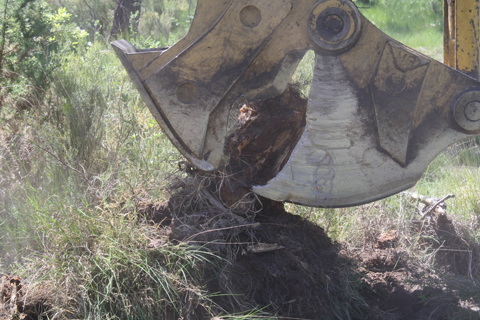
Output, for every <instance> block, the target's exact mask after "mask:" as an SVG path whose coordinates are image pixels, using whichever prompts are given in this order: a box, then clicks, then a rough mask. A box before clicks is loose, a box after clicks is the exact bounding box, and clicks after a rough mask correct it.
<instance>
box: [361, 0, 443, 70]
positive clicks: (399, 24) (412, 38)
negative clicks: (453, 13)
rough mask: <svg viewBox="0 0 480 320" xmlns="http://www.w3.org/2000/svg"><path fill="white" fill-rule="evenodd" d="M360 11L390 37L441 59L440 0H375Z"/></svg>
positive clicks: (441, 23)
mask: <svg viewBox="0 0 480 320" xmlns="http://www.w3.org/2000/svg"><path fill="white" fill-rule="evenodd" d="M371 2H372V3H375V5H372V6H367V5H365V4H362V3H360V2H357V6H359V7H360V11H361V12H362V13H363V14H364V15H365V17H366V18H367V19H369V20H370V21H371V22H372V23H373V24H374V25H375V26H376V27H377V28H379V29H380V30H381V31H383V32H385V33H386V34H388V35H389V36H391V37H392V38H394V39H396V40H398V41H400V42H402V43H404V44H405V45H407V46H409V47H411V48H414V49H416V50H418V51H420V52H422V53H424V54H426V55H428V56H430V57H432V58H434V59H436V60H439V61H443V49H442V48H443V16H442V6H443V2H442V1H441V0H378V1H371Z"/></svg>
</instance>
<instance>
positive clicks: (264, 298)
mask: <svg viewBox="0 0 480 320" xmlns="http://www.w3.org/2000/svg"><path fill="white" fill-rule="evenodd" d="M183 196H184V195H182V197H183ZM176 201H178V199H175V197H173V198H172V199H171V200H170V201H169V202H168V203H163V204H162V205H158V206H156V207H155V208H156V209H155V210H154V212H153V216H152V221H154V220H157V221H158V220H163V221H170V220H169V219H170V217H171V218H172V220H171V221H172V222H171V224H170V225H169V226H168V227H167V228H165V229H164V231H165V233H163V234H162V237H159V239H162V240H159V241H158V242H157V243H156V244H155V243H153V244H152V246H156V245H162V244H164V243H165V242H168V241H185V240H187V241H188V239H190V240H192V239H195V240H199V239H201V240H202V241H200V242H202V243H208V242H211V245H207V247H208V248H211V249H212V251H214V252H215V253H216V254H218V255H220V256H221V257H222V258H224V259H225V261H226V262H225V263H224V264H223V265H222V266H221V267H220V268H219V269H208V268H207V269H206V270H205V275H204V277H205V283H206V288H207V289H208V291H209V292H210V293H216V295H217V298H215V299H214V301H215V303H217V304H218V306H219V307H220V308H221V309H222V310H224V311H226V312H229V313H234V312H241V311H245V310H251V308H252V307H255V306H256V307H257V308H258V309H261V310H263V311H265V312H269V313H271V314H275V315H277V316H278V317H282V319H346V318H348V317H350V318H351V319H375V320H397V319H398V320H399V319H405V320H407V319H408V320H411V319H418V320H423V319H425V320H426V319H431V320H442V319H479V318H480V315H479V313H478V311H474V310H476V309H475V308H474V310H469V309H467V308H462V306H461V305H460V302H459V297H458V296H456V295H455V292H454V290H452V289H450V288H448V287H445V286H444V285H443V284H442V285H440V282H437V280H438V279H439V275H438V274H437V272H438V271H435V270H424V269H422V268H421V267H420V266H417V265H414V264H413V263H412V262H411V261H410V259H409V256H408V254H407V253H406V252H404V251H402V250H401V249H399V248H395V244H396V232H389V233H385V234H382V235H381V236H380V237H379V238H378V241H377V243H375V245H372V247H371V248H365V249H356V250H348V248H347V247H346V246H344V245H342V244H338V243H332V241H331V240H330V239H329V237H328V236H327V235H326V233H325V232H324V230H323V229H322V228H321V227H320V226H318V225H315V224H313V223H311V222H309V221H307V220H305V219H303V218H301V217H299V216H296V215H292V214H290V213H288V212H286V211H285V210H284V207H283V204H282V203H278V202H273V201H270V200H267V199H261V202H262V204H263V209H262V210H261V211H259V212H257V213H256V214H255V215H254V216H252V218H251V220H249V222H246V221H243V223H248V224H249V225H250V226H253V227H243V228H239V230H237V231H236V232H234V233H232V232H231V229H227V230H228V232H227V231H226V230H224V231H215V230H213V231H214V232H207V233H204V231H205V230H209V231H212V229H214V228H212V227H213V225H210V226H209V227H206V228H205V230H203V231H200V230H199V229H197V228H193V229H189V230H188V231H187V230H186V229H185V224H184V223H189V224H192V222H193V221H192V219H191V216H190V217H189V216H188V215H189V213H188V212H187V213H186V212H185V211H184V212H183V213H180V214H179V213H178V212H177V213H176V212H175V210H174V208H175V207H176V206H175V205H174V203H175V202H176ZM177 204H178V202H177ZM162 208H163V209H162ZM170 214H172V216H169V215H170ZM197 214H198V212H197ZM203 214H205V213H203ZM218 214H219V212H218V211H216V212H215V213H213V214H206V215H207V216H208V217H207V216H206V217H204V218H202V219H201V220H202V222H203V223H204V222H205V221H208V220H209V219H213V217H214V216H215V215H218ZM156 215H158V217H159V218H155V216H156ZM193 215H195V214H194V213H193ZM166 216H168V218H167V219H165V217H166ZM222 219H225V221H227V220H229V219H232V217H231V216H228V217H227V216H224V217H223V218H221V219H220V220H218V221H221V220H222ZM238 219H246V218H241V217H238ZM218 221H217V222H218ZM225 221H223V222H224V224H223V225H217V227H225V226H227V225H228V223H240V224H241V223H242V222H239V221H236V222H228V223H227V222H225ZM433 225H434V223H433V220H432V226H433ZM438 225H439V224H436V227H435V228H436V229H435V230H437V232H440V233H441V232H442V231H441V230H440V229H439V228H438ZM440 225H442V224H441V223H440ZM197 227H198V226H197ZM432 230H433V229H432ZM195 233H197V234H198V237H197V236H195ZM165 236H167V238H168V239H167V238H165ZM193 243H195V241H193ZM220 243H222V244H220ZM451 262H452V260H450V263H451ZM439 263H440V265H439V268H440V267H442V266H443V267H444V261H443V260H440V262H439ZM463 306H465V303H463ZM200 315H201V314H200Z"/></svg>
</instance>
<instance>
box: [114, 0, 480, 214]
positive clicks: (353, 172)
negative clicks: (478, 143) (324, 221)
mask: <svg viewBox="0 0 480 320" xmlns="http://www.w3.org/2000/svg"><path fill="white" fill-rule="evenodd" d="M112 45H113V47H114V49H115V51H116V53H117V55H118V56H119V57H120V59H121V60H122V63H123V65H124V66H125V68H126V70H127V71H128V73H129V75H130V77H131V78H132V80H133V81H134V83H135V85H136V87H137V89H138V90H139V91H140V93H141V95H142V97H143V99H144V100H145V102H146V103H147V105H148V107H149V108H150V110H151V112H152V114H153V115H154V116H155V118H156V120H157V122H158V123H159V125H160V126H161V128H162V130H163V131H164V132H165V134H166V135H167V136H168V137H169V138H170V140H171V141H172V142H173V143H174V145H175V146H176V147H177V148H178V149H179V150H180V151H181V152H182V154H183V155H184V156H185V157H186V158H187V159H188V160H189V161H190V162H191V163H192V164H193V165H195V166H196V167H197V168H199V169H201V170H204V171H212V170H215V169H218V168H221V167H223V166H224V165H225V163H226V162H227V161H228V157H229V155H228V154H227V153H226V152H225V140H226V137H227V136H228V135H229V134H231V132H232V130H234V127H235V126H234V125H235V119H236V116H237V115H238V112H239V111H238V109H239V106H238V105H239V104H238V103H237V102H238V101H239V100H242V99H243V100H246V101H254V100H257V99H266V98H269V97H273V96H276V95H278V94H280V93H282V92H283V91H284V90H285V88H286V86H287V85H288V82H289V81H290V79H291V77H292V75H293V73H294V72H295V70H296V68H297V66H298V64H299V62H300V60H301V59H302V57H303V55H304V54H305V52H307V51H308V50H314V51H315V54H316V64H315V68H314V74H313V80H312V84H311V89H310V93H309V100H308V105H307V113H306V126H305V130H304V132H303V135H302V136H301V138H300V140H299V141H298V143H297V145H296V146H295V148H294V150H293V152H292V153H291V154H290V155H289V158H288V161H286V164H285V165H284V166H283V168H282V169H281V170H280V172H279V173H278V174H277V175H276V176H275V177H273V178H272V179H271V180H270V181H268V183H267V184H265V185H257V186H252V189H253V191H254V192H255V193H257V194H259V195H261V196H265V197H267V198H270V199H273V200H279V201H290V202H295V203H300V204H304V205H308V206H318V207H344V206H352V205H359V204H362V203H367V202H371V201H374V200H377V199H381V198H384V197H387V196H390V195H392V194H395V193H397V192H399V191H402V190H405V189H407V188H409V187H411V186H413V185H414V184H415V182H416V181H417V180H418V179H419V178H420V176H421V175H422V173H423V172H424V171H425V170H426V168H427V166H428V165H429V163H430V162H431V161H432V160H433V159H434V157H435V156H436V155H437V154H438V153H440V152H441V151H442V150H443V149H445V148H446V147H448V146H449V145H451V144H453V143H455V142H456V141H459V140H462V139H465V138H467V137H469V136H472V135H476V134H479V133H480V83H479V82H478V81H476V80H475V79H473V78H471V77H469V76H467V75H465V74H463V73H461V72H458V71H456V70H454V69H452V68H450V67H448V66H445V65H444V64H442V63H439V62H437V61H435V60H432V59H431V58H429V57H427V56H425V55H422V54H420V53H418V52H416V51H414V50H412V49H410V48H408V47H406V46H405V45H403V44H401V43H399V42H397V41H395V40H394V39H392V38H390V37H388V36H387V35H385V34H384V33H382V32H381V31H380V30H378V29H377V28H376V27H375V26H374V25H373V24H372V23H370V22H369V21H368V20H367V19H366V18H365V17H364V16H363V15H362V14H361V13H360V12H359V11H358V9H357V8H356V7H355V5H354V4H353V3H352V2H351V1H349V0H319V1H313V0H290V1H289V0H276V1H270V0H255V1H253V0H230V1H228V0H199V1H198V5H197V11H196V14H195V18H194V20H193V22H192V26H191V29H190V31H189V33H188V34H187V35H186V36H185V37H184V38H183V39H181V40H180V41H179V42H178V43H176V44H175V45H174V46H172V47H170V48H162V49H151V50H138V49H136V48H134V47H133V46H131V45H130V44H129V43H128V42H126V41H125V40H120V41H116V42H114V43H112Z"/></svg>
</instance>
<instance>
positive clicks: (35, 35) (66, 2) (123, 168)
mask: <svg viewBox="0 0 480 320" xmlns="http://www.w3.org/2000/svg"><path fill="white" fill-rule="evenodd" d="M115 4H116V2H115V1H114V0H106V1H89V0H55V1H54V0H49V1H47V2H44V1H41V0H0V14H1V16H2V19H1V22H0V255H1V260H0V271H1V273H5V274H17V275H20V276H21V277H22V279H23V280H22V281H23V283H24V284H25V285H28V287H29V292H28V295H27V296H26V298H25V299H31V300H32V301H38V299H43V300H42V301H43V304H42V305H43V306H44V308H45V309H44V310H39V313H41V312H44V313H45V314H46V315H48V317H49V318H55V317H56V318H62V317H63V318H86V319H153V318H155V317H163V318H172V317H173V316H174V315H176V316H177V317H180V316H182V317H185V318H188V316H189V312H192V310H193V307H192V304H194V305H195V306H196V305H201V306H203V307H204V308H205V309H206V310H211V312H212V313H211V316H212V317H213V316H219V317H221V318H228V319H232V318H238V319H240V318H255V317H257V318H268V317H270V316H269V315H265V314H263V313H262V312H261V311H259V310H255V309H254V308H253V307H252V310H253V311H252V312H251V313H246V314H244V315H228V314H223V315H220V314H221V313H218V309H215V308H214V306H213V305H212V302H211V299H210V298H211V297H209V296H208V295H206V294H205V291H204V287H202V286H203V284H202V282H201V274H202V270H203V268H204V267H205V265H208V264H212V263H216V262H215V261H216V260H217V259H218V258H217V257H215V256H214V255H213V254H212V253H211V252H209V251H208V250H204V249H203V248H202V247H198V246H195V247H193V246H191V245H187V244H178V245H168V246H162V247H160V248H156V249H152V248H151V247H149V243H150V240H151V239H152V238H153V233H154V232H155V228H154V227H152V226H148V225H146V224H144V223H142V219H141V217H139V216H138V215H137V214H135V213H136V212H138V211H139V208H141V207H142V206H143V205H145V204H148V203H158V202H161V201H162V200H164V199H166V198H167V197H168V193H167V192H166V191H165V186H166V184H167V182H166V181H168V179H167V178H168V176H169V175H170V174H172V173H176V174H181V173H179V172H177V162H178V161H180V160H182V158H181V156H180V155H179V154H178V152H177V151H176V150H175V149H174V147H173V146H172V145H171V144H170V142H169V141H168V139H166V137H165V136H164V134H163V133H162V132H161V130H160V129H159V128H158V126H157V125H156V123H155V121H154V120H153V118H152V116H151V115H150V113H149V111H148V110H147V108H146V107H145V105H144V104H143V102H142V101H141V98H140V97H139V95H138V93H137V91H136V89H135V88H134V86H133V84H132V83H131V81H130V80H129V78H128V76H127V74H126V72H125V71H124V69H123V67H122V66H121V63H120V61H119V60H118V59H117V57H116V56H115V54H114V53H113V51H112V49H111V48H110V46H109V41H110V39H109V32H110V28H111V25H112V20H113V12H114V9H115ZM357 4H358V5H359V6H360V7H362V9H361V11H362V12H363V13H364V14H365V15H366V16H367V17H368V18H369V19H370V20H371V21H373V22H374V23H375V24H376V26H377V27H379V28H380V29H381V30H383V31H384V32H386V33H387V34H389V35H391V36H393V37H394V38H396V39H398V40H400V41H402V42H404V43H406V44H407V45H410V46H412V47H414V48H416V49H417V50H420V51H423V52H424V53H426V54H428V55H432V56H433V57H435V58H436V59H440V58H441V55H442V1H441V0H416V1H412V0H376V1H373V0H370V1H367V0H364V1H361V2H360V1H358V2H357ZM195 5H196V4H195V1H188V0H157V1H155V0H143V3H142V12H141V18H140V24H139V27H138V32H132V33H130V34H129V35H127V36H128V38H129V40H130V41H131V42H133V43H134V44H135V45H136V46H137V47H142V48H147V47H160V46H168V45H172V44H173V43H175V42H176V41H177V40H179V39H180V37H181V36H182V35H184V34H185V33H186V32H187V30H188V27H189V23H190V22H191V19H192V17H193V14H194V12H195ZM312 62H313V55H312V54H309V55H307V57H306V59H305V60H304V62H303V64H302V65H301V66H300V68H299V71H298V72H297V74H296V75H295V78H294V81H297V82H302V83H304V84H306V83H308V80H309V79H311V67H312ZM309 77H310V78H309ZM479 165H480V160H479V156H478V147H477V145H476V143H475V142H474V141H469V142H466V143H463V144H459V145H457V146H455V147H453V148H450V149H449V150H447V151H446V152H444V153H442V154H441V155H440V156H439V157H438V158H437V159H436V160H435V161H434V162H433V163H432V165H431V166H430V167H429V169H428V171H427V172H426V173H425V175H424V177H423V178H422V179H421V180H420V181H419V183H418V184H417V186H416V187H415V188H414V190H413V191H415V192H418V193H420V194H424V195H430V196H436V197H439V198H441V197H442V196H443V195H445V194H448V193H453V194H456V195H457V197H456V198H455V199H453V200H449V202H448V204H449V207H448V212H449V214H451V215H452V217H453V218H454V220H455V225H456V227H457V229H458V230H459V232H460V233H461V235H462V237H463V238H464V239H467V240H468V241H469V243H476V244H478V241H479V239H480V231H479V230H480V229H479V223H480V221H479V216H480V199H479V194H480V190H479V189H480V184H479V183H478V181H479V178H480V171H479ZM287 207H288V210H289V211H290V212H294V213H297V214H299V215H302V216H303V217H305V218H308V219H310V220H312V221H314V222H317V223H319V224H320V225H322V226H324V227H325V229H326V231H327V232H328V234H329V236H330V237H331V238H332V239H333V240H335V241H340V242H343V243H346V245H347V246H349V247H350V248H355V247H362V246H365V245H366V243H367V242H368V240H367V239H371V238H372V237H374V236H375V235H378V234H380V233H381V232H382V231H385V230H392V229H395V230H399V232H400V234H401V240H400V241H401V243H402V245H403V246H405V248H407V249H408V250H409V251H410V252H411V253H412V256H413V257H415V259H417V260H418V261H419V262H421V263H422V264H424V265H426V266H428V267H431V266H432V265H433V264H432V263H433V262H432V259H433V255H432V250H430V249H431V248H430V247H426V248H425V247H424V248H423V249H422V250H420V251H419V246H420V243H421V241H420V240H421V239H420V238H421V237H422V235H420V234H414V233H412V232H411V231H409V230H410V229H409V227H408V226H409V225H411V224H412V223H413V221H414V220H416V219H418V212H417V211H416V210H415V205H412V204H411V203H410V200H409V199H408V197H406V196H405V195H403V194H400V195H397V196H394V197H391V198H388V199H385V200H382V201H378V202H375V203H373V204H368V205H365V206H361V207H356V208H346V209H336V210H333V209H314V208H307V207H302V206H298V205H293V204H288V205H287ZM469 290H470V291H469V292H472V293H470V296H469V297H477V298H478V297H479V292H480V289H479V288H478V286H474V287H473V289H472V287H469ZM35 299H37V300H35ZM214 310H217V311H214ZM215 312H216V313H215ZM271 317H272V318H273V316H271Z"/></svg>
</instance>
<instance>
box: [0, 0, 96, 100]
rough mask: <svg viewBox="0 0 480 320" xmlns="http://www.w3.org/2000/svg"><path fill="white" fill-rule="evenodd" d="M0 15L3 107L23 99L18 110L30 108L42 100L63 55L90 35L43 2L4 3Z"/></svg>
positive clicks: (3, 1)
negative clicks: (0, 15)
mask: <svg viewBox="0 0 480 320" xmlns="http://www.w3.org/2000/svg"><path fill="white" fill-rule="evenodd" d="M0 12H1V14H2V22H1V25H0V97H1V99H0V106H1V105H2V100H4V102H5V101H6V102H7V103H8V104H12V103H14V102H13V101H16V100H18V98H20V99H19V101H17V103H15V104H16V105H17V107H20V109H28V108H29V107H30V106H31V105H32V104H38V101H39V100H41V97H42V96H43V95H44V93H45V91H46V90H47V88H48V86H49V83H50V77H51V75H52V74H53V72H54V70H55V69H56V68H58V66H59V65H60V60H61V56H62V55H63V54H65V53H67V52H69V51H71V50H73V49H74V48H75V47H76V46H77V44H78V42H79V41H80V40H81V39H83V38H85V36H86V35H87V34H86V32H85V31H83V30H81V29H80V28H78V27H77V26H76V25H75V24H73V23H71V22H69V19H70V14H68V13H67V12H66V10H65V9H59V10H58V11H57V12H52V11H51V10H50V9H49V7H48V6H47V4H46V3H44V2H43V1H36V0H22V1H13V0H1V1H0ZM35 98H36V99H35Z"/></svg>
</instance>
